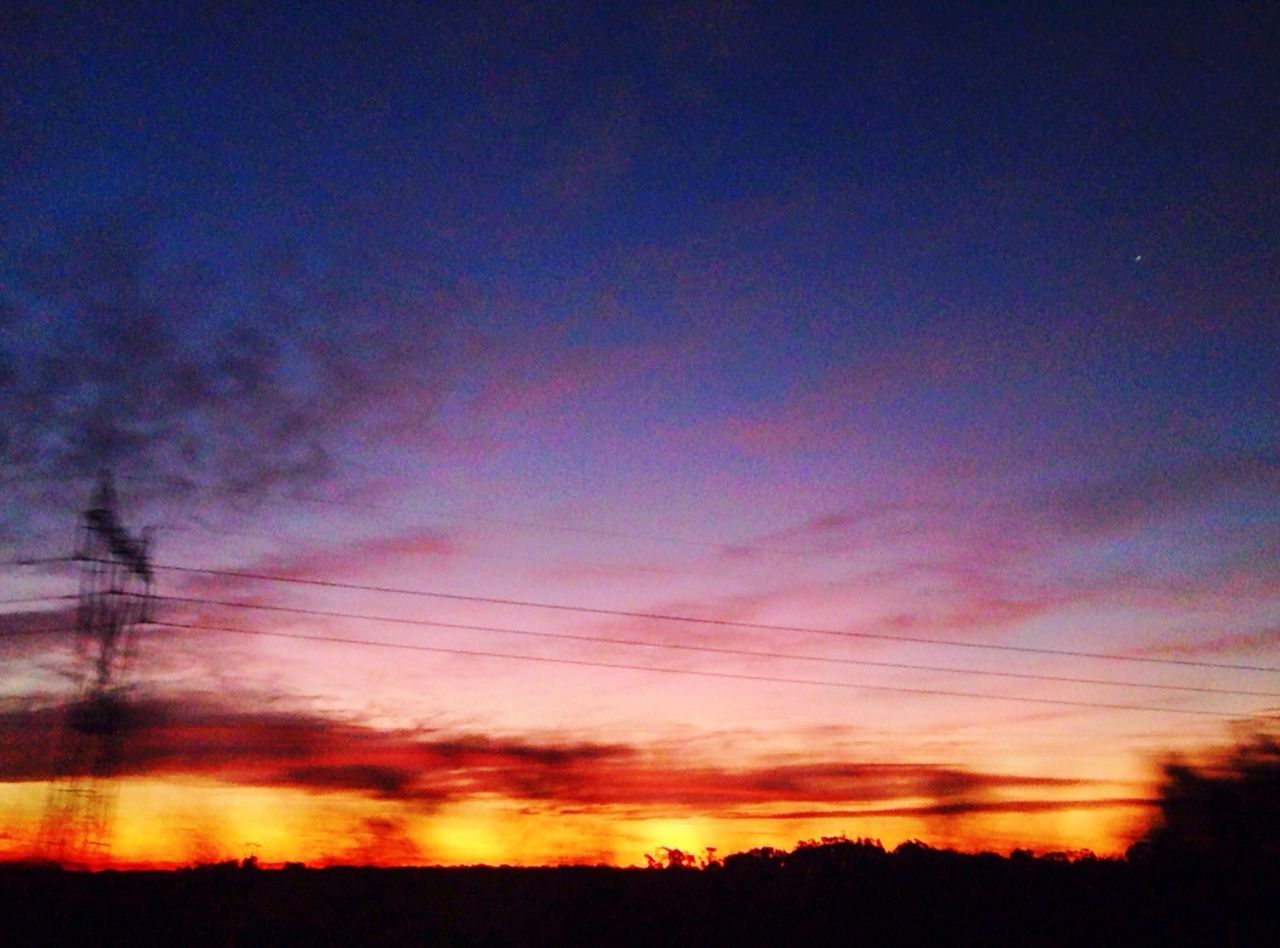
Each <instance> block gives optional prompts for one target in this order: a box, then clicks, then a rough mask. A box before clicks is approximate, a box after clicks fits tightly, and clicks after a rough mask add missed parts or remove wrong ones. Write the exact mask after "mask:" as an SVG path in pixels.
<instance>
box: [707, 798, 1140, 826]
mask: <svg viewBox="0 0 1280 948" xmlns="http://www.w3.org/2000/svg"><path fill="white" fill-rule="evenodd" d="M1155 805H1156V801H1155V800H1154V799H1153V798H1150V797H1099V798H1086V799H1071V800H987V801H981V802H960V803H929V804H924V805H920V806H891V807H864V808H861V809H856V810H788V811H786V812H782V813H775V812H770V813H769V816H770V817H771V818H772V819H777V820H829V819H858V818H863V819H865V818H868V817H894V816H905V817H930V816H959V815H962V814H966V813H1065V812H1069V811H1072V810H1111V809H1125V810H1128V809H1133V808H1135V807H1153V806H1155ZM732 816H733V817H735V818H737V819H759V814H757V813H751V812H742V813H734V814H732Z"/></svg>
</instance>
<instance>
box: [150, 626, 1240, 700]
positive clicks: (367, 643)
mask: <svg viewBox="0 0 1280 948" xmlns="http://www.w3.org/2000/svg"><path fill="white" fill-rule="evenodd" d="M151 624H152V625H156V626H161V627H164V628H170V629H186V630H190V631H197V632H227V633H231V634H234V635H251V636H262V637H267V638H279V639H291V640H295V641H302V642H324V643H329V644H334V645H356V646H360V647H366V648H385V649H397V650H401V651H410V652H429V653H432V654H436V655H458V656H463V657H468V658H495V659H503V660H505V661H519V662H538V663H541V664H546V665H573V666H579V667H584V668H610V669H618V670H622V671H639V672H651V673H656V674H663V675H688V676H693V677H696V678H722V679H729V680H733V681H754V682H765V683H769V684H780V685H801V686H816V687H822V688H848V689H852V690H856V691H890V692H896V693H899V694H914V695H930V696H933V697H943V698H976V699H981V700H985V701H1016V702H1023V703H1028V704H1048V705H1056V706H1065V707H1073V708H1089V709H1091V710H1098V711H1148V712H1152V713H1156V714H1191V715H1198V716H1202V717H1215V718H1234V719H1239V718H1241V717H1242V716H1243V715H1241V714H1238V713H1234V712H1230V711H1210V710H1207V709H1202V708H1161V707H1155V706H1153V705H1141V704H1110V703H1105V702H1099V701H1073V700H1070V699H1067V698H1031V697H1025V696H1022V695H993V694H984V693H982V692H973V691H948V690H945V689H941V688H909V687H906V686H899V685H873V684H864V683H859V682H849V681H823V680H816V679H812V678H785V677H782V676H777V675H749V674H745V673H739V672H721V671H698V670H695V669H689V668H664V667H660V666H655V665H634V664H630V663H626V662H602V661H595V660H592V659H583V658H551V657H548V656H543V655H520V654H515V653H512V652H494V651H487V650H480V649H459V648H444V647H442V646H435V645H416V644H409V643H403V642H378V641H375V640H373V639H358V638H350V637H346V636H333V635H302V634H300V633H296V632H272V631H268V630H266V629H241V628H235V627H232V626H219V625H205V624H202V623H194V622H190V623H182V622H153V623H151Z"/></svg>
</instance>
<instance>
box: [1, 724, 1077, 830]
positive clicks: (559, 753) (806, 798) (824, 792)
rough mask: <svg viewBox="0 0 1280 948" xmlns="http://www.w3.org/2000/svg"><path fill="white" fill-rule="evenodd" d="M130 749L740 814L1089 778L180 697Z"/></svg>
mask: <svg viewBox="0 0 1280 948" xmlns="http://www.w3.org/2000/svg"><path fill="white" fill-rule="evenodd" d="M61 715H62V711H61V709H59V708H55V707H52V706H45V707H41V708H35V709H32V708H20V707H13V708H9V709H8V710H6V711H4V712H3V713H0V737H3V743H2V744H0V779H5V780H10V781H22V780H39V779H45V778H47V777H48V776H49V773H48V770H47V767H48V766H49V764H48V760H49V756H50V755H49V753H48V750H47V748H48V746H50V742H51V740H52V737H53V735H55V734H56V732H57V728H58V727H59V725H60V722H61ZM125 748H126V752H125V762H124V764H123V766H122V767H121V771H120V772H121V773H122V774H127V775H140V774H146V775H158V776H163V775H169V774H172V775H178V774H186V775H192V774H195V775H200V776H205V777H210V778H214V779H218V780H222V781H226V782H228V783H243V784H251V785H255V786H275V787H293V788H298V789H302V790H307V791H311V792H315V793H356V794H361V795H364V796H367V797H369V798H370V799H374V800H384V801H393V802H401V803H408V804H411V805H415V806H423V805H426V806H432V807H433V806H435V805H438V804H440V803H443V802H447V801H451V800H461V799H466V798H469V797H473V796H486V795H492V796H502V797H508V798H513V799H518V800H528V801H544V802H545V801H549V802H551V803H553V804H555V805H556V806H559V807H561V808H563V809H565V810H566V811H570V810H573V811H580V810H582V809H583V808H586V809H588V810H590V809H592V808H610V809H616V808H617V807H632V808H644V807H654V806H659V807H662V808H664V809H665V810H678V811H682V812H689V811H693V812H710V813H732V812H738V811H741V812H747V810H746V809H741V808H754V807H758V806H762V805H776V804H779V803H784V804H785V803H794V804H806V803H807V804H825V805H828V806H830V805H838V806H841V805H842V806H850V807H853V806H864V805H872V806H874V805H881V806H882V807H885V809H884V815H891V814H897V813H899V812H901V814H902V815H908V814H919V815H929V814H933V815H946V814H953V813H960V812H969V811H976V810H980V809H983V808H992V809H1000V808H1001V807H1004V808H1006V809H1016V806H1015V805H1014V804H1006V803H1004V802H1003V801H1002V800H1001V799H1000V796H1001V795H1006V794H1011V793H1012V794H1018V795H1019V796H1018V799H1024V800H1025V799H1026V796H1025V795H1026V794H1027V793H1028V792H1034V791H1035V790H1045V791H1054V790H1061V789H1063V788H1081V787H1083V786H1084V785H1085V784H1084V782H1083V781H1079V780H1072V779H1067V778H1045V777H1035V776H1020V775H1010V774H990V773H977V772H972V771H967V770H964V769H962V768H957V767H954V766H947V765H939V764H930V763H911V764H900V763H878V762H840V761H836V762H828V763H817V764H791V765H785V766H772V767H745V768H731V767H712V766H704V767H688V766H677V765H675V764H673V763H672V762H671V760H670V759H669V758H668V757H667V756H666V755H664V754H663V753H662V752H661V751H660V750H655V749H652V748H638V747H631V746H626V745H617V744H594V743H588V742H572V741H556V740H546V739H543V740H533V739H523V738H510V737H494V736H487V735H477V734H441V733H437V732H430V731H422V730H413V729H402V730H380V729H376V728H371V727H367V726H362V725H357V724H353V723H350V722H346V721H341V720H336V719H333V718H329V717H325V716H322V715H318V714H308V713H305V712H288V711H280V712H274V711H262V710H260V711H238V710H232V709H229V708H227V707H224V706H221V705H219V704H216V703H211V702H206V703H179V702H176V701H172V700H166V701H160V700H151V701H145V702H138V703H137V704H136V705H135V707H134V709H133V711H132V713H131V715H130V717H129V719H128V733H127V735H126V740H125ZM896 801H924V802H912V803H911V804H910V806H908V807H906V808H902V809H901V810H900V809H899V808H897V807H892V806H887V807H886V805H889V804H893V803H895V802H896ZM1039 805H1040V804H1039V803H1037V802H1035V801H1032V802H1030V803H1028V804H1026V806H1027V808H1031V807H1034V806H1039ZM1057 805H1058V804H1056V803H1053V802H1052V801H1050V802H1048V803H1045V804H1044V806H1046V807H1053V806H1057ZM850 812H851V813H863V814H864V815H875V814H879V813H880V812H881V811H880V810H871V811H865V812H864V811H861V810H851V811H850ZM769 815H770V816H772V814H769Z"/></svg>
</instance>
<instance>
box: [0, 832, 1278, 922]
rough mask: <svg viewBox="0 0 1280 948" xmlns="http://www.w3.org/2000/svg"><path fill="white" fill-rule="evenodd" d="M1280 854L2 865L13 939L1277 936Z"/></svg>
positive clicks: (859, 850)
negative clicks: (628, 864) (588, 864)
mask: <svg viewBox="0 0 1280 948" xmlns="http://www.w3.org/2000/svg"><path fill="white" fill-rule="evenodd" d="M1278 883H1280V872H1278V871H1277V869H1276V867H1275V866H1268V867H1253V868H1250V869H1248V870H1245V869H1244V868H1243V867H1236V868H1234V869H1233V870H1232V871H1230V872H1223V871H1221V870H1220V869H1215V868H1214V867H1213V866H1212V865H1210V864H1208V863H1205V862H1198V863H1195V862H1183V863H1178V864H1171V863H1166V864H1159V863H1154V862H1152V861H1150V860H1144V859H1139V858H1135V859H1133V860H1132V861H1125V860H1103V859H1080V860H1075V861H1067V860H1065V859H1055V858H1039V859H1035V858H1031V857H1029V856H1022V857H1018V856H1015V857H1012V858H1003V857H999V856H994V855H961V854H957V853H952V852H947V851H941V850H932V849H927V848H925V847H920V848H918V849H910V848H908V849H900V850H898V851H896V852H893V853H886V852H884V851H883V850H880V849H877V848H873V847H864V846H859V845H856V844H852V843H844V844H841V845H838V846H825V847H815V848H814V849H813V850H812V851H811V852H808V853H804V852H801V851H798V852H796V853H790V854H774V853H764V854H749V855H742V856H735V857H731V858H730V859H728V860H726V862H725V864H724V865H723V866H718V867H713V868H711V869H706V870H694V869H643V870H642V869H608V868H578V867H568V868H549V869H505V868H460V869H367V868H330V869H323V870H313V869H300V868H293V869H284V870H260V869H255V868H237V867H235V865H234V864H230V865H226V866H220V867H212V868H203V869H193V870H182V871H177V872H99V873H78V872H67V871H60V870H57V869H50V868H31V867H17V866H14V867H0V911H2V912H3V916H2V918H3V931H0V943H3V944H7V945H13V946H19V945H74V944H88V943H95V942H96V943H105V944H133V945H150V944H210V945H250V944H252V945H274V944H308V945H336V944H343V945H346V944H378V945H382V944H393V945H395V944H398V945H404V944H414V945H418V944H423V945H490V944H509V945H572V944H595V945H648V946H655V945H681V946H697V945H703V944H735V945H738V944H748V945H756V944H778V945H791V944H824V943H837V944H841V943H842V944H872V945H877V944H886V945H898V944H948V945H979V944H982V945H995V944H998V945H1008V944H1034V945H1082V944H1088V945H1118V944H1126V943H1128V944H1144V943H1146V944H1160V945H1170V944H1213V945H1245V944H1251V945H1261V944H1277V943H1280V941H1277V940H1276V938H1277V935H1278V934H1280V924H1278V922H1280V885H1278Z"/></svg>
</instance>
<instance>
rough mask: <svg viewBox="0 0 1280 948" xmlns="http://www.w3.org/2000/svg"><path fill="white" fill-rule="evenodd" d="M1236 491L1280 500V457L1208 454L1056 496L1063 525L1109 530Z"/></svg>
mask: <svg viewBox="0 0 1280 948" xmlns="http://www.w3.org/2000/svg"><path fill="white" fill-rule="evenodd" d="M1236 492H1249V493H1257V494H1259V495H1262V496H1264V497H1267V498H1268V499H1269V500H1270V501H1271V502H1272V503H1274V502H1275V501H1276V499H1277V498H1280V456H1275V455H1268V454H1244V455H1238V456H1229V455H1202V456H1199V457H1194V458H1188V459H1185V460H1181V461H1177V462H1174V463H1171V464H1166V465H1162V466H1153V467H1147V468H1143V469H1140V470H1138V471H1136V472H1132V473H1128V474H1124V475H1120V476H1116V477H1113V478H1110V479H1108V480H1104V481H1099V482H1095V483H1091V484H1086V485H1082V486H1079V487H1074V488H1069V489H1067V490H1065V491H1063V492H1062V493H1061V494H1059V495H1058V496H1057V497H1056V498H1055V501H1056V502H1055V503H1054V507H1055V509H1056V511H1057V514H1058V516H1059V518H1060V522H1061V524H1062V526H1064V527H1065V528H1066V529H1068V530H1071V531H1076V532H1080V533H1087V534H1094V533H1109V532H1115V531H1120V530H1125V529H1130V528H1133V527H1137V526H1141V525H1143V524H1145V523H1148V522H1150V521H1152V520H1155V519H1158V518H1160V517H1163V516H1166V515H1170V514H1177V513H1182V512H1184V511H1188V510H1192V509H1194V508H1195V507H1197V506H1200V505H1202V504H1205V503H1208V502H1210V501H1215V500H1219V499H1222V498H1223V497H1225V496H1229V495H1231V494H1233V493H1236Z"/></svg>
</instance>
